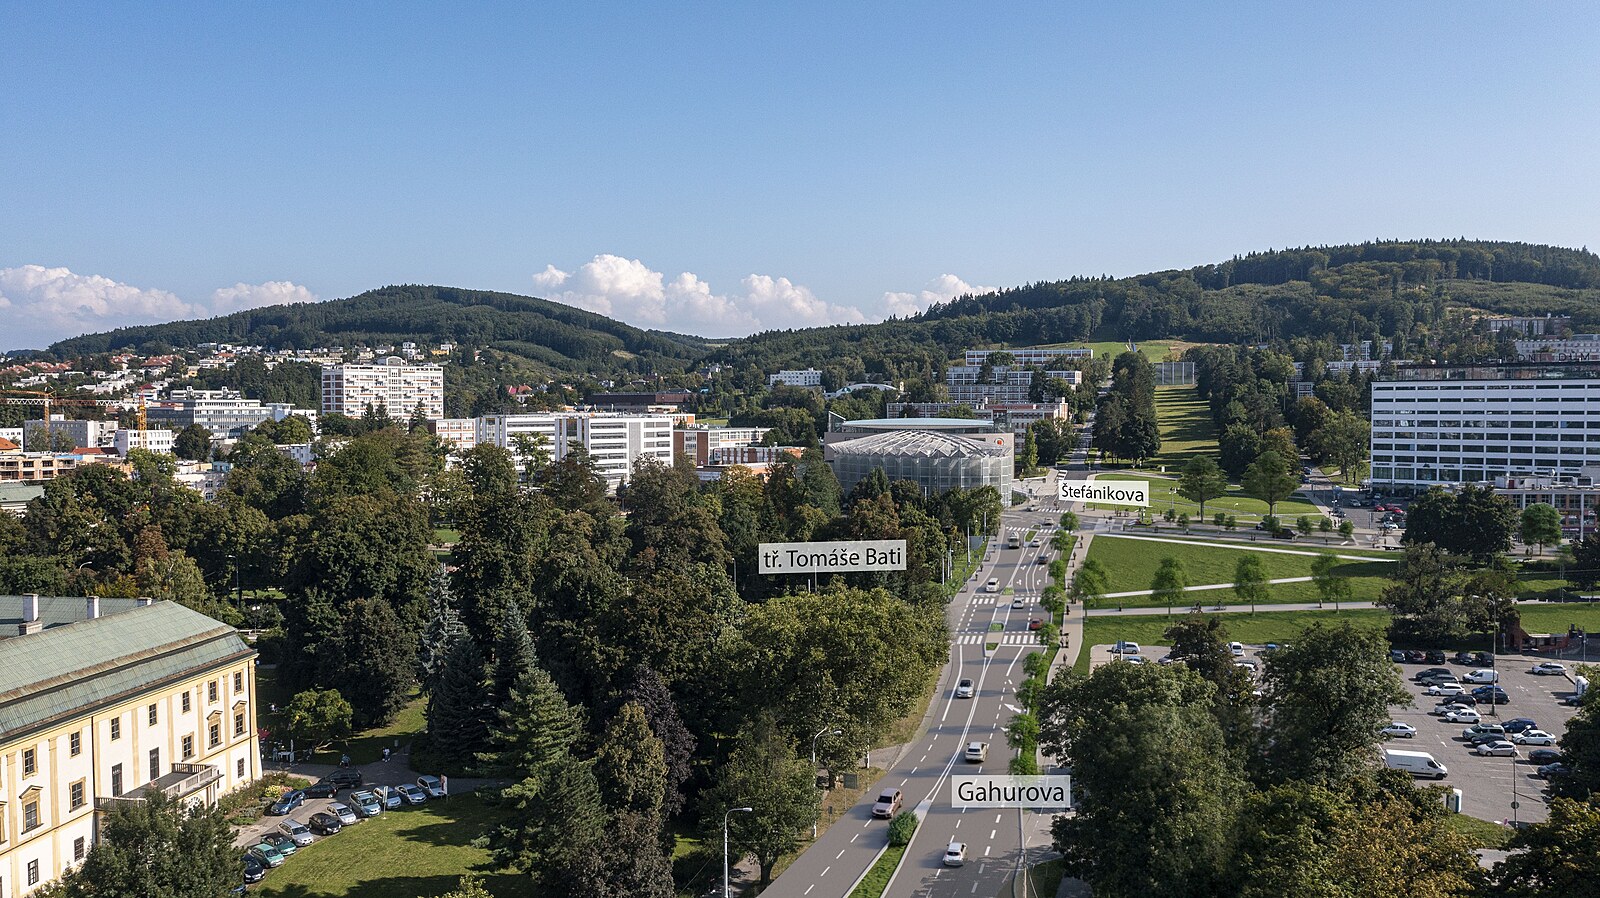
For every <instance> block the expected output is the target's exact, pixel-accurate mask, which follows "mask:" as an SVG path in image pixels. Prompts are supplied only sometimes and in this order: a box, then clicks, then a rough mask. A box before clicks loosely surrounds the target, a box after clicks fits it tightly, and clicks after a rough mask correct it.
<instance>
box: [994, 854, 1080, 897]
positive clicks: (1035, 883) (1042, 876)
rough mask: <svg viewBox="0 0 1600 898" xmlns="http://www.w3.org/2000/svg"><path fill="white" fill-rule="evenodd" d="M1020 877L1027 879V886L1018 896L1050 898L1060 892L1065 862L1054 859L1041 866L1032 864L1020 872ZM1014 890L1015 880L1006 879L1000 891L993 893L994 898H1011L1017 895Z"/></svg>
mask: <svg viewBox="0 0 1600 898" xmlns="http://www.w3.org/2000/svg"><path fill="white" fill-rule="evenodd" d="M1022 875H1023V876H1025V877H1027V886H1026V887H1025V888H1024V889H1023V890H1022V891H1021V893H1020V894H1023V895H1036V896H1039V898H1052V896H1054V895H1055V893H1056V892H1058V891H1060V890H1061V880H1062V878H1063V877H1064V876H1066V862H1065V861H1063V860H1062V859H1061V858H1055V859H1053V860H1048V861H1045V862H1044V863H1042V864H1034V865H1033V866H1032V867H1029V868H1028V869H1026V870H1024V871H1022ZM1015 888H1016V882H1015V880H1012V879H1008V880H1006V884H1005V885H1004V886H1003V887H1001V889H1000V891H999V892H997V893H995V896H994V898H1013V895H1014V894H1017V893H1016V892H1015Z"/></svg>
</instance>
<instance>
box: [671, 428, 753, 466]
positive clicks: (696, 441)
mask: <svg viewBox="0 0 1600 898" xmlns="http://www.w3.org/2000/svg"><path fill="white" fill-rule="evenodd" d="M769 429H770V428H766V427H708V426H706V425H703V424H699V425H695V426H692V427H678V428H674V429H673V431H672V457H673V458H687V459H689V460H690V461H692V462H694V464H695V466H696V467H699V466H702V465H708V464H711V455H712V453H714V452H716V451H717V450H719V449H726V448H732V447H742V446H757V445H760V443H761V439H762V437H763V436H765V435H766V433H767V431H768V430H769Z"/></svg>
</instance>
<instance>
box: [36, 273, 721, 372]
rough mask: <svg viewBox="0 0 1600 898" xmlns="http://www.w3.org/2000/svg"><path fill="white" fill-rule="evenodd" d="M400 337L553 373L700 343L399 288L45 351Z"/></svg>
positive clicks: (556, 312) (656, 361)
mask: <svg viewBox="0 0 1600 898" xmlns="http://www.w3.org/2000/svg"><path fill="white" fill-rule="evenodd" d="M407 340H411V341H415V342H417V343H423V344H427V343H440V342H444V341H450V342H455V343H459V344H462V345H470V346H479V347H494V348H497V349H503V350H506V351H508V352H513V353H516V354H517V355H521V356H524V357H526V358H528V359H531V360H533V361H534V362H536V363H539V364H541V365H543V366H545V367H547V368H549V369H550V370H551V371H552V372H554V373H559V374H580V373H585V374H605V373H609V372H620V371H637V372H648V371H655V370H668V371H676V370H680V369H682V368H683V366H684V365H685V363H686V362H688V361H689V360H691V359H693V358H695V357H697V356H699V355H701V354H702V353H703V352H704V351H705V350H706V348H707V344H706V343H704V342H702V341H700V340H699V339H698V338H695V337H686V336H682V335H678V334H666V333H659V332H653V331H645V330H640V329H639V328H636V327H631V326H629V325H626V324H623V323H622V322H620V321H615V320H613V319H610V318H607V317H605V316H604V315H597V314H595V313H593V312H586V311H584V310H582V309H575V308H573V307H571V306H564V305H561V304H560V303H554V302H549V301H547V300H543V299H534V298H532V297H528V296H517V295H515V294H511V293H491V292H488V291H484V290H463V289H458V288H455V287H426V286H412V285H407V286H399V287H384V288H382V289H380V290H371V291H368V292H366V293H362V294H361V295H359V296H352V297H350V298H349V299H338V300H330V301H328V302H318V303H295V304H291V305H281V306H266V307H263V308H259V309H249V310H246V311H243V312H235V313H234V314H232V315H226V316H223V317H221V318H209V319H205V320H198V321H174V322H171V323H169V324H151V325H145V326H142V327H125V328H121V329H118V330H114V331H108V332H106V333H101V334H89V335H86V336H82V337H74V338H72V339H69V340H63V341H61V342H59V343H56V344H55V345H53V346H51V347H50V351H51V352H52V353H55V354H57V355H59V356H63V357H73V356H80V355H87V354H92V353H99V352H107V351H111V350H117V349H124V348H136V349H137V348H141V347H155V346H172V347H178V348H188V347H192V346H194V345H196V344H199V343H240V344H245V345H261V346H267V347H270V348H276V349H283V348H296V349H310V348H314V347H319V346H336V345H343V346H353V345H356V344H364V345H367V346H376V345H379V344H385V343H393V344H398V343H401V342H404V341H407Z"/></svg>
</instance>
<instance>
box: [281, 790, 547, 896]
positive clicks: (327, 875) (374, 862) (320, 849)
mask: <svg viewBox="0 0 1600 898" xmlns="http://www.w3.org/2000/svg"><path fill="white" fill-rule="evenodd" d="M498 819H499V815H498V812H496V811H494V810H492V809H490V808H488V807H487V806H485V805H484V803H483V802H482V801H481V800H479V799H478V797H477V796H475V795H470V794H468V795H452V796H451V797H449V798H447V799H444V800H442V801H430V802H428V803H427V804H424V805H421V806H418V807H410V808H404V809H401V810H398V811H389V812H388V813H385V814H383V815H382V816H379V817H374V818H372V819H370V820H364V821H362V822H361V823H357V824H355V825H353V826H350V827H347V828H345V829H344V830H343V831H341V832H340V833H339V834H338V835H334V836H330V837H328V838H326V839H319V840H317V842H315V843H314V844H312V845H310V846H308V847H305V848H302V849H300V850H299V851H297V852H295V854H294V856H293V857H291V858H289V859H288V860H287V861H286V862H284V865H283V866H282V867H279V868H277V869H276V870H273V871H271V872H269V873H268V874H267V878H266V880H265V881H264V882H263V883H262V884H261V885H260V886H259V887H257V888H253V889H251V894H253V895H256V896H258V898H324V896H326V898H417V896H419V895H441V894H444V893H445V892H448V891H450V890H451V889H454V888H455V887H456V883H457V881H458V880H459V879H460V878H461V876H462V874H465V873H477V874H478V875H480V876H482V877H483V884H484V886H485V887H486V888H488V890H489V891H490V893H491V894H493V895H495V896H497V898H512V896H520V895H526V894H527V889H528V881H527V877H525V876H521V875H519V874H515V873H506V872H495V871H493V870H492V869H490V866H489V852H488V851H487V850H486V849H482V848H474V847H473V846H472V844H471V843H472V840H473V839H475V838H477V837H478V836H479V835H482V834H483V832H484V831H485V830H486V829H488V828H489V826H491V825H493V824H494V823H495V822H497V820H498Z"/></svg>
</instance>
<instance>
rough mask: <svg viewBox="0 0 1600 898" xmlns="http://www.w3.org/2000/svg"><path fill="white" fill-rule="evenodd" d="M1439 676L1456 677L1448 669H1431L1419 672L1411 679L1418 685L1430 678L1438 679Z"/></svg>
mask: <svg viewBox="0 0 1600 898" xmlns="http://www.w3.org/2000/svg"><path fill="white" fill-rule="evenodd" d="M1406 654H1407V655H1410V654H1411V653H1410V652H1407V653H1406ZM1439 674H1449V675H1450V676H1452V677H1453V676H1455V671H1453V670H1451V669H1450V668H1448V667H1430V668H1428V669H1427V670H1419V671H1417V672H1416V673H1414V674H1412V675H1411V679H1413V680H1416V681H1417V682H1418V683H1424V682H1426V681H1427V680H1428V678H1430V677H1436V676H1438V675H1439Z"/></svg>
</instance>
